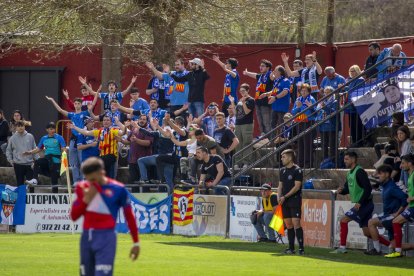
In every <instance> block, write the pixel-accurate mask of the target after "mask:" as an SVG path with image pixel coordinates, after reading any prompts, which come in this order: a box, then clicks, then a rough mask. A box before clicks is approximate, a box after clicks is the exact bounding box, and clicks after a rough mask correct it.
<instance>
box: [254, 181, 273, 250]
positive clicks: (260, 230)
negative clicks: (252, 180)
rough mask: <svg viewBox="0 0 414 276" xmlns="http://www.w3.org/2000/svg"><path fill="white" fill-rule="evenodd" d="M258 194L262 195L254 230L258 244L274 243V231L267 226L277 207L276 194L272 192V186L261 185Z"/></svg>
mask: <svg viewBox="0 0 414 276" xmlns="http://www.w3.org/2000/svg"><path fill="white" fill-rule="evenodd" d="M260 193H261V195H262V209H260V210H257V213H256V215H257V223H256V224H255V225H254V228H255V229H256V231H257V234H258V235H259V242H272V243H275V242H276V236H275V231H274V230H273V229H272V228H270V227H269V224H270V221H271V220H272V218H273V214H274V213H275V210H276V207H277V194H276V193H274V192H272V186H270V185H269V184H263V185H262V187H261V188H260ZM265 230H266V232H267V236H266V233H265Z"/></svg>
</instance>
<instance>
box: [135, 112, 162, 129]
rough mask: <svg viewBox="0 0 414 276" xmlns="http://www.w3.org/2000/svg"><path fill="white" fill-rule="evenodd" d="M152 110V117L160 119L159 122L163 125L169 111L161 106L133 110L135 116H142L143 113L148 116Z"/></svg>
mask: <svg viewBox="0 0 414 276" xmlns="http://www.w3.org/2000/svg"><path fill="white" fill-rule="evenodd" d="M150 111H151V114H152V118H155V119H157V120H158V123H159V124H160V126H162V123H163V120H164V116H165V114H167V111H166V110H164V109H161V108H157V109H156V110H150V109H145V110H134V111H133V112H132V114H133V115H134V116H141V114H144V115H146V116H148V114H149V112H150Z"/></svg>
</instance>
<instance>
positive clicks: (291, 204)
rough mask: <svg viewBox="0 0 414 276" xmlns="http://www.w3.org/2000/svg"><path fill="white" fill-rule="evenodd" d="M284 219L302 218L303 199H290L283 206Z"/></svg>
mask: <svg viewBox="0 0 414 276" xmlns="http://www.w3.org/2000/svg"><path fill="white" fill-rule="evenodd" d="M282 213H283V218H299V219H300V218H301V217H302V199H300V198H297V199H294V200H291V199H288V200H287V201H285V202H284V203H283V204H282Z"/></svg>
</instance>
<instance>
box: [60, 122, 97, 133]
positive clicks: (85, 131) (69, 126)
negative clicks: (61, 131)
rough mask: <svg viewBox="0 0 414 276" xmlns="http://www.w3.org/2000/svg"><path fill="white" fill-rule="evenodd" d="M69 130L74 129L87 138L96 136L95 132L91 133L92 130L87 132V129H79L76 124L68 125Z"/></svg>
mask: <svg viewBox="0 0 414 276" xmlns="http://www.w3.org/2000/svg"><path fill="white" fill-rule="evenodd" d="M67 128H68V129H74V130H76V131H77V132H79V133H80V134H83V135H85V136H95V135H94V134H93V131H90V130H86V129H83V128H79V127H77V126H75V125H74V124H70V123H69V124H68V125H67Z"/></svg>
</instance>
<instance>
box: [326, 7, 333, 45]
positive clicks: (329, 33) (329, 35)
mask: <svg viewBox="0 0 414 276" xmlns="http://www.w3.org/2000/svg"><path fill="white" fill-rule="evenodd" d="M334 29H335V0H328V10H327V17H326V44H328V45H332V44H333V42H334Z"/></svg>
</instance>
